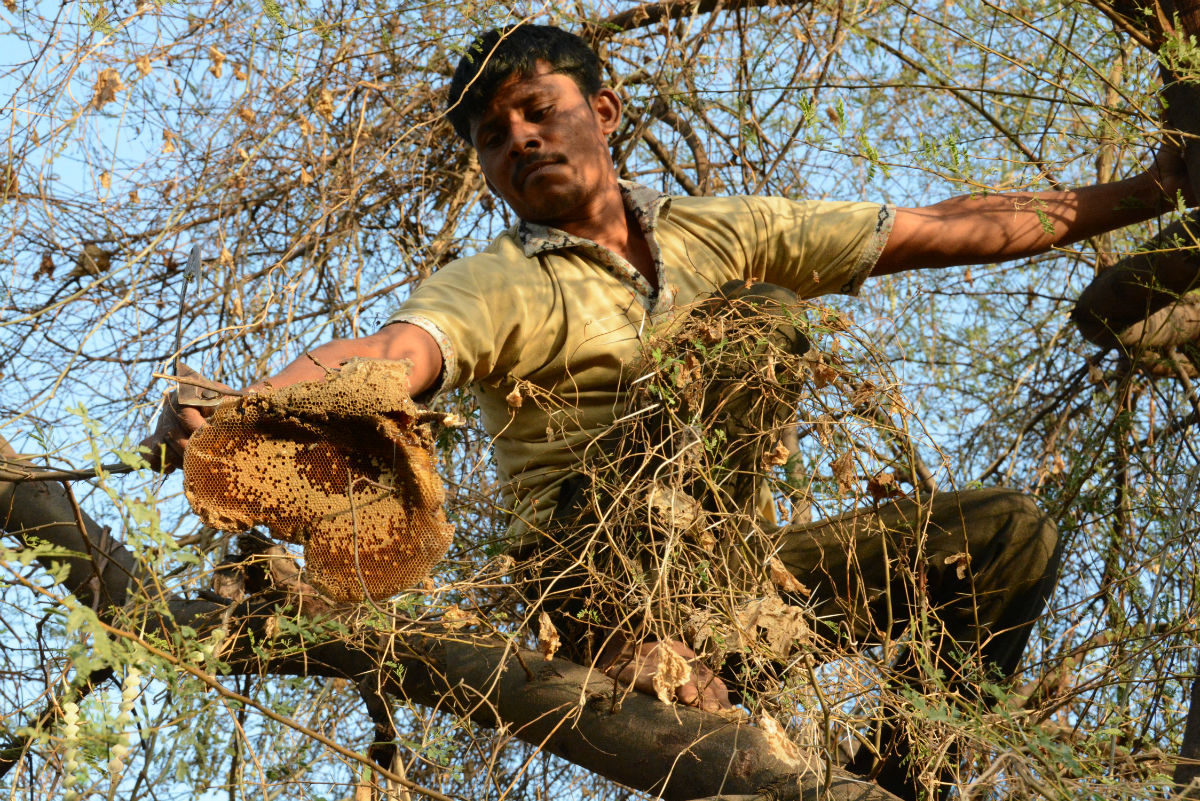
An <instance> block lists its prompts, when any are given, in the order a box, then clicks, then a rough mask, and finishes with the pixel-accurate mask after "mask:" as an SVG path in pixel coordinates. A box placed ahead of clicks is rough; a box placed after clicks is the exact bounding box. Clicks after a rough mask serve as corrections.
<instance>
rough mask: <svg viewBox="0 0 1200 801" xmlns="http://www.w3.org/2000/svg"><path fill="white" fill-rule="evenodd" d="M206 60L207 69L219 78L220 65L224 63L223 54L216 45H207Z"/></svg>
mask: <svg viewBox="0 0 1200 801" xmlns="http://www.w3.org/2000/svg"><path fill="white" fill-rule="evenodd" d="M208 60H209V65H208V71H209V72H211V73H212V74H213V77H214V78H220V77H221V72H222V69H223V66H222V65H223V64H224V63H225V54H224V53H222V52H221V51H220V50H218V49H217V47H216V45H209V47H208Z"/></svg>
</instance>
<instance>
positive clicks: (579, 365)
mask: <svg viewBox="0 0 1200 801" xmlns="http://www.w3.org/2000/svg"><path fill="white" fill-rule="evenodd" d="M621 191H622V196H623V198H624V201H625V204H626V207H627V208H628V209H629V210H630V211H631V212H632V213H633V215H634V217H635V219H637V220H638V222H639V224H640V225H641V226H642V228H643V230H644V232H645V233H646V238H647V241H648V243H649V245H650V251H651V254H652V255H653V257H654V266H655V270H656V271H657V278H658V287H659V288H660V289H659V291H657V292H656V291H654V289H653V288H652V287H651V286H650V284H649V282H647V281H646V279H645V278H644V277H643V276H642V275H641V274H640V273H639V272H638V271H637V270H636V269H635V268H634V267H633V266H632V265H630V264H629V263H628V262H627V261H625V260H624V259H623V258H621V257H620V256H617V255H616V254H614V253H612V252H611V251H609V250H607V249H606V248H603V247H601V246H599V245H597V244H596V243H594V242H591V241H589V240H586V239H582V238H579V237H575V236H572V235H570V234H567V233H565V232H563V231H559V230H556V229H553V228H548V227H545V226H541V225H537V224H531V223H521V224H520V225H518V226H515V227H514V228H511V229H509V230H508V231H506V232H505V233H504V234H502V235H501V236H499V237H498V238H496V239H495V240H494V241H493V242H492V243H491V244H490V245H489V246H488V247H487V249H486V250H484V251H483V252H482V253H479V254H477V255H475V256H471V257H468V258H464V259H459V260H457V261H454V262H451V263H450V264H447V265H446V266H445V267H443V268H442V269H440V270H438V271H437V272H436V273H434V274H433V275H432V276H430V277H429V278H427V279H426V280H425V281H424V282H423V283H422V284H421V285H420V286H419V287H417V288H416V289H415V290H414V291H413V293H412V295H411V296H410V297H409V299H408V300H407V301H406V302H405V303H404V304H403V305H402V306H401V308H400V309H399V311H397V312H396V313H395V314H394V315H393V316H392V317H391V318H389V320H388V322H389V323H392V322H406V323H411V324H413V325H417V326H419V327H421V328H422V329H424V330H425V331H427V332H428V333H429V334H430V335H432V336H433V338H434V339H435V340H436V341H437V343H438V346H439V347H440V349H441V353H442V360H443V367H442V375H441V379H440V384H439V387H438V388H439V390H442V391H444V390H448V389H453V388H457V387H462V386H466V385H468V384H469V385H471V386H472V388H473V390H474V392H475V394H476V396H477V398H478V403H479V409H480V414H481V418H482V423H483V426H484V428H485V430H486V431H487V432H488V434H489V435H490V436H491V438H492V443H493V449H494V455H495V460H496V465H497V468H498V470H499V474H500V479H501V481H502V489H501V492H502V503H503V504H504V506H505V508H506V509H508V510H510V511H512V512H513V518H512V523H511V525H510V527H509V535H510V537H512V538H513V544H514V545H518V546H519V545H524V544H529V543H532V542H534V541H535V540H536V538H537V535H538V531H540V530H541V528H542V527H543V526H544V525H545V524H546V522H547V521H548V519H549V517H550V515H551V513H552V512H553V509H554V504H555V500H556V498H557V495H558V490H559V488H560V486H561V484H562V482H563V480H564V479H565V478H567V477H568V476H569V475H571V473H572V472H573V470H574V469H575V468H576V467H577V466H578V465H579V463H580V462H581V460H582V455H583V451H584V448H585V447H586V446H587V445H588V444H589V443H590V442H592V441H594V440H595V438H596V437H597V436H598V435H600V434H602V433H603V432H604V431H605V430H606V429H607V428H608V427H609V426H610V425H611V424H612V423H613V422H614V420H616V418H617V417H618V416H619V415H620V414H622V412H623V411H624V397H625V390H624V388H625V387H627V386H628V385H629V381H630V380H632V379H634V378H636V377H637V376H636V375H633V372H634V371H635V369H636V367H637V365H638V364H639V362H640V359H641V356H642V354H643V349H642V346H643V343H644V338H645V337H646V336H647V335H648V333H649V332H650V330H651V329H652V328H655V327H657V326H658V325H659V324H660V323H662V322H665V321H666V320H667V319H669V318H670V316H671V315H672V313H673V311H674V310H675V309H676V308H677V307H686V306H688V305H689V304H691V303H693V302H695V301H696V300H698V299H699V298H701V297H703V296H705V295H707V294H709V293H711V292H713V291H714V290H716V289H717V288H718V287H720V286H721V285H722V284H724V283H726V282H727V281H731V280H734V279H745V280H752V281H766V282H769V283H773V284H778V285H780V286H785V287H787V288H789V289H791V290H793V291H795V292H796V293H797V294H798V295H799V296H800V297H803V298H809V297H815V296H817V295H823V294H828V293H832V292H841V293H846V294H855V293H857V291H858V288H859V286H860V285H861V284H862V281H863V279H865V278H866V276H867V275H868V274H869V273H870V271H871V268H872V267H873V266H874V264H875V261H876V260H877V258H878V256H879V253H880V252H881V251H882V249H883V246H884V243H885V242H886V241H887V236H888V233H889V231H890V230H891V225H892V221H893V219H894V216H895V213H894V209H893V208H892V207H891V206H888V205H880V204H877V203H843V202H828V201H791V200H785V199H782V198H759V197H729V198H696V197H667V196H665V195H662V194H659V193H658V192H655V191H654V190H651V189H647V188H646V187H642V186H639V185H637V184H631V183H625V182H622V184H621Z"/></svg>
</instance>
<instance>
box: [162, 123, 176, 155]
mask: <svg viewBox="0 0 1200 801" xmlns="http://www.w3.org/2000/svg"><path fill="white" fill-rule="evenodd" d="M162 152H164V153H174V152H175V134H173V133H171V132H170V131H168V130H167V129H166V128H163V146H162Z"/></svg>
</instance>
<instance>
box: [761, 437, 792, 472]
mask: <svg viewBox="0 0 1200 801" xmlns="http://www.w3.org/2000/svg"><path fill="white" fill-rule="evenodd" d="M791 455H792V452H791V451H789V450H788V448H787V446H786V445H784V444H783V443H782V442H777V443H775V447H774V448H772V449H771V450H769V451H767V452H766V453H765V454H763V464H765V465H766V466H767V467H783V466H784V465H785V464H787V461H788V459H789V458H790V457H791Z"/></svg>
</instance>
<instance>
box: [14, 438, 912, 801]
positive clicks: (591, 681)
mask: <svg viewBox="0 0 1200 801" xmlns="http://www.w3.org/2000/svg"><path fill="white" fill-rule="evenodd" d="M0 452H3V453H4V455H5V456H6V457H8V458H15V454H13V453H12V451H11V449H10V448H9V447H8V445H7V443H4V442H3V440H0ZM0 504H2V506H0V509H2V513H0V524H2V526H3V529H4V530H5V531H7V532H8V533H10V534H12V535H15V536H16V537H18V538H19V539H20V540H21V541H22V542H25V543H28V542H29V541H30V539H31V538H32V537H34V536H36V537H38V538H40V539H41V540H44V541H47V542H50V543H53V544H55V545H58V546H59V547H62V548H66V549H70V550H71V551H74V552H76V553H78V554H79V556H77V557H72V558H68V559H66V560H65V561H66V563H67V564H68V566H69V570H68V572H67V575H66V578H65V579H64V581H63V586H64V587H65V588H66V589H67V590H68V591H70V592H71V593H73V594H75V595H76V596H77V597H78V598H80V599H81V600H86V601H88V602H89V603H94V608H97V609H99V610H100V613H101V617H102V619H106V620H108V621H112V620H113V618H114V615H113V614H110V611H111V610H115V609H117V608H118V607H120V605H122V604H124V603H125V602H126V600H128V599H129V598H130V597H132V596H133V595H134V593H137V592H144V591H145V589H144V588H145V587H147V586H150V585H151V582H148V581H144V578H145V577H143V576H141V575H139V573H138V570H137V567H136V564H135V561H134V558H133V556H132V554H130V553H129V551H128V550H127V549H126V548H124V547H123V546H122V545H121V544H120V543H119V542H117V541H115V540H114V539H112V538H110V537H108V536H107V535H106V534H105V532H104V530H103V529H102V527H101V526H99V525H98V524H97V523H96V522H95V521H94V520H92V519H91V518H89V517H88V516H87V515H86V514H84V513H82V512H81V511H80V510H79V509H78V506H77V505H76V504H74V502H73V501H72V499H71V496H70V493H69V492H68V491H67V490H66V488H65V487H63V486H62V485H61V484H55V483H51V482H25V483H14V482H0ZM55 561H64V560H63V559H61V558H60V559H56V560H55ZM283 600H284V598H283V596H281V594H280V593H278V592H274V591H267V592H264V593H260V594H258V595H255V596H251V597H250V598H248V599H246V600H244V601H241V602H240V603H238V604H236V605H232V606H229V605H223V604H220V603H216V602H213V601H210V600H204V599H200V600H192V599H173V600H171V601H170V602H169V603H168V604H167V608H168V609H169V610H170V615H169V616H164V617H162V618H160V619H159V620H158V621H157V624H158V625H159V626H161V627H163V628H169V627H172V626H180V625H188V626H191V627H193V628H194V629H196V630H197V631H198V632H200V633H201V635H202V636H203V633H204V632H205V631H209V630H212V629H213V628H215V627H217V626H225V627H226V629H227V631H228V632H229V637H230V639H229V640H228V645H227V648H228V650H227V651H225V652H224V653H223V655H222V659H223V661H225V662H226V663H228V664H229V665H230V667H231V669H232V673H233V674H234V675H238V674H251V675H255V676H261V675H278V676H322V677H338V678H345V679H349V680H351V681H354V682H356V683H357V684H358V686H359V687H360V688H370V690H369V691H365V695H368V696H371V697H382V696H391V697H395V698H401V699H406V700H409V701H412V702H414V703H416V704H419V705H422V706H425V707H429V708H437V709H439V710H442V711H451V712H454V713H456V714H459V715H461V716H463V717H466V718H470V719H471V720H472V721H474V722H475V723H476V724H478V725H481V726H485V727H497V726H503V727H505V729H506V731H508V732H511V733H512V735H513V736H515V737H517V738H518V739H520V740H523V741H525V742H527V743H531V744H533V745H536V746H538V747H540V748H544V749H545V750H547V751H549V752H550V753H553V754H557V755H559V756H561V757H563V758H565V759H568V760H570V761H572V762H574V763H575V764H577V765H580V766H581V767H583V768H586V769H587V770H590V771H593V772H594V773H597V774H599V775H601V776H604V777H606V778H609V779H613V780H615V781H618V782H621V783H623V784H626V785H628V786H630V787H634V788H636V789H639V790H643V791H646V792H653V793H657V794H659V795H661V796H662V797H663V798H665V799H668V801H672V800H674V799H678V800H679V801H685V800H686V799H694V798H698V797H704V796H710V797H717V796H722V797H729V796H731V795H732V796H747V797H757V796H759V795H760V794H762V793H764V792H769V793H770V794H771V795H770V797H771V798H774V799H802V798H803V799H810V798H812V799H815V798H826V799H831V800H832V801H851V799H854V801H888V800H889V799H894V796H892V795H891V794H889V793H887V792H885V791H883V790H881V789H879V787H878V786H876V785H875V784H873V783H871V782H867V781H863V780H861V779H859V778H857V777H854V776H852V775H851V774H849V773H847V772H845V771H842V770H839V769H837V768H834V767H832V766H831V765H827V764H826V763H825V762H823V761H821V760H820V759H819V758H818V757H817V756H816V755H815V753H810V752H803V751H799V750H798V749H793V748H792V747H791V746H790V744H785V743H779V742H772V741H771V740H770V739H769V738H768V737H767V736H766V735H764V733H763V732H762V730H760V729H758V728H756V727H754V726H751V725H747V724H745V723H731V722H730V721H728V720H726V719H724V718H722V717H720V716H718V715H712V714H708V713H705V712H700V711H698V710H694V709H690V708H682V707H676V706H668V705H665V704H662V703H660V702H659V701H658V700H657V699H653V698H650V697H649V696H645V695H641V694H638V693H630V692H623V691H619V690H617V688H615V687H614V685H613V682H612V681H611V680H610V679H607V678H606V677H604V676H603V675H601V674H598V673H596V672H594V671H591V670H588V669H587V668H584V667H581V666H579V665H575V664H572V663H569V662H566V661H563V660H560V659H554V660H552V661H549V662H547V661H545V660H543V659H542V657H541V655H540V654H537V653H534V652H528V651H525V652H517V651H516V650H515V649H514V648H513V647H511V646H509V645H505V644H503V643H500V642H498V641H496V640H495V639H485V638H477V637H472V636H464V635H455V634H449V633H446V632H442V633H440V634H439V633H436V632H435V633H418V634H414V635H412V636H408V637H405V638H404V640H403V642H401V643H399V644H397V643H395V642H391V643H389V644H388V655H389V658H392V659H397V660H398V661H399V662H401V663H402V664H403V666H404V670H403V678H402V679H397V677H396V674H395V673H394V672H393V671H391V670H385V669H383V668H382V667H381V663H382V662H383V659H382V658H381V655H382V653H383V648H384V643H382V642H381V643H379V646H378V649H376V648H373V647H369V646H364V645H362V644H355V643H352V642H350V641H346V640H338V639H330V640H327V641H325V642H321V643H317V644H309V645H306V646H305V648H304V650H303V651H302V652H300V651H298V649H297V647H296V646H297V643H295V642H293V641H291V640H288V639H284V638H276V639H275V640H274V641H273V642H274V643H275V644H276V645H277V646H278V647H275V648H266V649H264V645H263V643H264V640H266V641H268V642H271V641H272V640H271V639H270V632H271V629H272V626H271V621H272V617H273V616H274V615H275V614H276V613H277V610H278V608H279V605H280V602H281V601H283ZM41 717H43V718H45V719H44V720H41V721H40V722H41V723H42V724H43V725H46V724H47V723H48V722H49V720H50V717H47V716H41ZM21 750H22V748H21V744H20V743H18V744H10V746H9V748H8V749H7V755H8V757H9V762H8V764H7V765H5V766H0V772H2V771H3V770H4V769H5V768H6V767H11V765H12V763H13V761H14V760H15V759H16V758H17V757H19V754H20V752H21Z"/></svg>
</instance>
